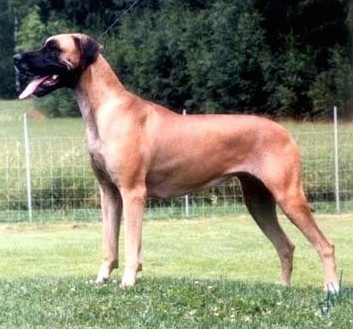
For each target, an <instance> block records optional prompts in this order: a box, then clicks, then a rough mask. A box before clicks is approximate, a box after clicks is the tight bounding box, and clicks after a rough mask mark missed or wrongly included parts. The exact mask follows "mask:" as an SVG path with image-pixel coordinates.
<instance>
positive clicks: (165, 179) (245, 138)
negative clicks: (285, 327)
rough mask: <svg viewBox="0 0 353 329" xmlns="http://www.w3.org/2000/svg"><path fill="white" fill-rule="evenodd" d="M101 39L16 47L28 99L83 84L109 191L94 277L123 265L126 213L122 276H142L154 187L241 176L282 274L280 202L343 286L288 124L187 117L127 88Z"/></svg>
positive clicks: (287, 262) (285, 270)
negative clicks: (145, 220)
mask: <svg viewBox="0 0 353 329" xmlns="http://www.w3.org/2000/svg"><path fill="white" fill-rule="evenodd" d="M100 48H101V47H100V45H99V44H98V43H97V42H95V41H94V40H93V39H91V38H90V37H88V36H86V35H83V34H62V35H56V36H53V37H50V38H49V39H47V40H46V42H45V44H44V45H43V46H42V47H41V48H40V49H38V50H36V51H32V52H27V53H22V54H17V55H15V56H14V61H15V65H16V67H17V69H18V70H19V71H20V72H22V73H26V74H27V75H28V74H30V75H33V76H35V78H34V80H33V81H32V82H31V83H30V84H29V85H28V86H27V87H26V88H25V90H24V91H23V92H22V94H21V95H20V98H26V97H28V96H30V95H35V96H38V97H41V96H44V95H46V94H48V93H50V92H52V91H53V90H55V89H57V88H60V87H68V88H71V89H73V91H74V93H75V96H76V99H77V102H78V104H79V107H80V110H81V113H82V117H83V119H84V121H85V124H86V135H87V141H88V150H89V154H90V158H91V162H92V167H93V170H94V173H95V175H96V177H97V180H98V182H99V185H100V193H101V204H102V217H103V261H102V264H101V267H100V269H99V272H98V276H97V280H96V281H97V282H105V281H106V280H107V279H108V278H109V276H110V274H111V272H112V270H113V269H114V268H116V267H118V237H119V230H120V223H121V218H122V215H123V218H124V226H125V235H126V242H125V243H126V248H125V263H126V264H125V270H124V274H123V277H122V281H121V285H122V286H132V285H134V284H135V281H136V274H137V272H138V271H139V270H140V269H141V268H142V258H141V235H142V217H143V209H144V204H145V200H146V197H147V196H154V197H160V198H168V197H172V196H180V195H184V194H187V193H193V192H196V191H199V190H200V189H202V188H204V187H207V186H211V185H214V184H216V183H219V182H221V181H223V180H225V179H227V178H229V177H231V176H236V177H238V179H239V181H240V183H241V187H242V191H243V195H244V201H245V204H246V206H247V208H248V209H249V212H250V213H251V215H252V217H253V218H254V219H255V221H256V223H257V224H258V226H259V227H260V228H261V230H262V231H263V232H264V234H265V235H266V236H267V237H268V238H269V239H270V241H271V242H272V243H273V245H274V247H275V248H276V250H277V253H278V255H279V258H280V263H281V282H282V283H283V284H284V285H288V284H290V278H291V272H292V266H293V253H294V245H293V244H292V242H291V241H290V240H289V239H288V237H287V236H286V234H285V233H284V232H283V230H282V228H281V227H280V225H279V222H278V219H277V215H276V210H275V206H276V203H277V204H278V205H279V206H280V207H281V209H282V210H283V212H284V213H285V214H286V215H287V217H288V218H289V219H290V220H291V221H292V223H293V224H294V225H295V226H297V228H298V229H299V230H300V231H301V232H302V233H303V234H304V236H305V237H306V238H307V239H308V240H309V241H310V242H311V244H312V245H313V246H314V248H315V249H316V251H317V252H318V254H319V256H320V258H321V261H322V264H323V270H324V286H325V289H327V290H331V291H338V289H339V283H338V279H337V275H336V265H335V256H334V246H333V244H332V243H331V242H329V241H328V240H327V239H326V238H325V236H324V234H323V233H322V232H321V231H320V229H319V228H318V226H317V224H316V223H315V221H314V218H313V216H312V214H311V209H310V207H309V205H308V202H307V200H306V197H305V195H304V191H303V187H302V182H301V160H300V154H299V150H298V147H297V145H296V144H295V142H294V140H293V139H292V138H291V136H290V135H289V134H288V132H287V131H286V130H284V128H282V127H281V126H280V125H278V124H277V123H275V122H272V121H270V120H267V119H264V118H260V117H256V116H250V115H188V116H182V115H179V114H176V113H174V112H172V111H170V110H168V109H166V108H164V107H163V106H160V105H157V104H155V103H152V102H150V101H147V100H144V99H142V98H140V97H138V96H136V95H134V94H132V93H131V92H129V91H127V90H126V89H125V88H124V86H123V85H122V84H121V82H120V81H119V79H118V78H117V76H116V75H115V74H114V72H113V70H112V69H111V67H110V66H109V64H108V63H107V62H106V60H105V59H104V58H103V56H102V55H101V53H100ZM235 233H236V232H235Z"/></svg>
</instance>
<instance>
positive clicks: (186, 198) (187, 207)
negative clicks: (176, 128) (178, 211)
mask: <svg viewBox="0 0 353 329" xmlns="http://www.w3.org/2000/svg"><path fill="white" fill-rule="evenodd" d="M183 115H186V109H183ZM184 204H185V216H186V217H189V214H190V212H189V195H187V194H186V195H185V196H184Z"/></svg>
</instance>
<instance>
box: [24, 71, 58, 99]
mask: <svg viewBox="0 0 353 329" xmlns="http://www.w3.org/2000/svg"><path fill="white" fill-rule="evenodd" d="M58 82H59V76H58V75H56V74H55V75H48V76H43V77H36V78H34V79H33V80H32V81H31V82H30V83H29V84H28V85H27V87H26V88H25V89H24V90H23V91H22V93H21V95H20V96H19V99H24V98H27V97H29V96H31V95H35V96H41V94H42V93H45V92H46V91H47V90H48V89H51V88H53V87H55V85H56V84H57V83H58Z"/></svg>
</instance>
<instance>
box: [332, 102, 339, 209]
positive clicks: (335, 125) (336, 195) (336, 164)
mask: <svg viewBox="0 0 353 329" xmlns="http://www.w3.org/2000/svg"><path fill="white" fill-rule="evenodd" d="M333 131H334V144H335V145H334V149H335V197H336V212H337V213H339V212H340V186H339V168H338V126H337V106H334V107H333Z"/></svg>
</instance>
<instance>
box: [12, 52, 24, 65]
mask: <svg viewBox="0 0 353 329" xmlns="http://www.w3.org/2000/svg"><path fill="white" fill-rule="evenodd" d="M21 59H22V54H16V55H14V56H13V61H14V63H15V64H18V63H19V62H21Z"/></svg>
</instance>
